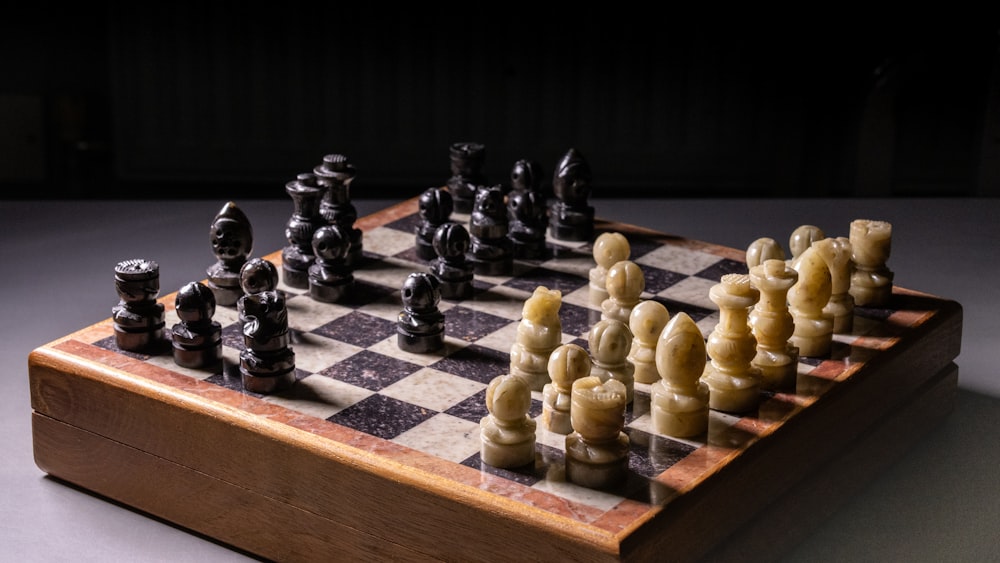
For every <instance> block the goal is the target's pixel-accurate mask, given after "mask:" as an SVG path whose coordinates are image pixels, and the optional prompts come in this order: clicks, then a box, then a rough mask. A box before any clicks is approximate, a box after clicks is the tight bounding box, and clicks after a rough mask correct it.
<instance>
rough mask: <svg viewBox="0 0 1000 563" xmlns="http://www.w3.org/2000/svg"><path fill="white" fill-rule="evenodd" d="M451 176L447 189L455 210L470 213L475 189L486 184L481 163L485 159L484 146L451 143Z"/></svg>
mask: <svg viewBox="0 0 1000 563" xmlns="http://www.w3.org/2000/svg"><path fill="white" fill-rule="evenodd" d="M449 152H450V156H451V178H449V179H448V184H447V185H448V190H449V191H450V192H451V195H452V197H453V198H454V199H455V211H457V212H459V213H470V212H471V211H472V205H473V201H474V200H475V197H476V189H477V188H478V187H479V186H482V185H484V184H486V177H485V176H483V171H482V169H483V163H484V162H485V161H486V147H485V146H483V145H482V144H480V143H452V145H451V148H450V151H449Z"/></svg>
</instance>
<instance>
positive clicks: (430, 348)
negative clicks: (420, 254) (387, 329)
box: [396, 272, 444, 354]
mask: <svg viewBox="0 0 1000 563" xmlns="http://www.w3.org/2000/svg"><path fill="white" fill-rule="evenodd" d="M400 294H401V296H402V300H403V310H402V311H401V312H400V313H399V319H398V321H397V330H396V334H397V344H398V346H399V349H400V350H403V351H404V352H412V353H414V354H427V353H430V352H435V351H437V350H440V349H441V348H443V347H444V315H443V314H442V313H441V311H440V310H439V309H438V303H440V301H441V293H440V291H439V283H438V280H437V278H436V277H434V276H433V275H431V274H429V273H426V272H414V273H412V274H410V275H409V276H407V278H406V281H404V282H403V288H402V290H401V291H400Z"/></svg>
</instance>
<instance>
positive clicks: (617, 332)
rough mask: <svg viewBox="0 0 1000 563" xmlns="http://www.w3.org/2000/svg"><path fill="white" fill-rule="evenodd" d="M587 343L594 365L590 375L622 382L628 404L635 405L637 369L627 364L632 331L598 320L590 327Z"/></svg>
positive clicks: (607, 321) (619, 322) (604, 379)
mask: <svg viewBox="0 0 1000 563" xmlns="http://www.w3.org/2000/svg"><path fill="white" fill-rule="evenodd" d="M587 339H588V346H589V347H590V356H591V358H592V359H593V362H594V365H593V367H592V368H591V369H590V373H591V375H594V376H595V377H598V378H600V380H601V381H608V380H611V379H614V380H616V381H620V382H621V383H622V385H624V386H625V389H626V396H627V398H628V402H632V395H633V391H634V388H635V366H633V365H632V362H630V361H629V360H628V353H629V350H630V349H631V346H632V331H631V330H629V328H628V325H626V324H625V323H623V322H621V321H616V320H613V319H602V320H599V321H597V322H596V323H594V326H592V327H590V332H589V333H587Z"/></svg>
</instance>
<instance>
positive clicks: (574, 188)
mask: <svg viewBox="0 0 1000 563" xmlns="http://www.w3.org/2000/svg"><path fill="white" fill-rule="evenodd" d="M590 181H591V174H590V165H589V164H587V160H586V159H585V158H584V157H583V155H582V154H580V152H579V151H577V150H576V149H575V148H571V149H569V151H568V152H567V153H566V154H565V155H564V156H563V157H562V159H561V160H560V161H559V164H558V166H557V167H556V172H555V177H554V178H553V180H552V189H553V191H554V192H555V196H556V200H557V201H556V202H555V203H553V204H552V208H551V210H550V212H549V234H551V235H552V238H554V239H556V240H565V241H587V240H590V237H592V236H593V234H594V208H593V207H591V206H589V205H588V204H587V199H588V198H589V197H590V191H591V186H590Z"/></svg>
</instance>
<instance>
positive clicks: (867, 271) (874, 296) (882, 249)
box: [850, 219, 893, 307]
mask: <svg viewBox="0 0 1000 563" xmlns="http://www.w3.org/2000/svg"><path fill="white" fill-rule="evenodd" d="M850 242H851V252H852V254H853V259H854V266H855V270H854V274H853V275H852V276H851V290H850V293H851V295H852V296H854V304H855V305H857V306H858V307H884V306H886V305H887V304H888V303H889V299H890V297H892V278H893V272H892V271H891V270H890V269H889V268H888V267H886V261H888V260H889V252H890V251H891V250H892V224H890V223H886V222H885V221H872V220H868V219H856V220H854V221H851V231H850Z"/></svg>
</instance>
